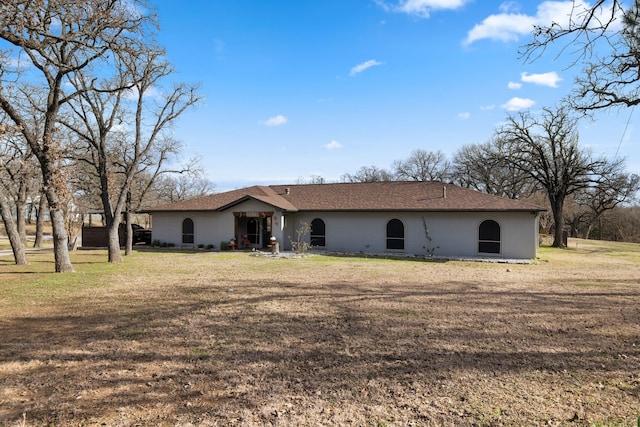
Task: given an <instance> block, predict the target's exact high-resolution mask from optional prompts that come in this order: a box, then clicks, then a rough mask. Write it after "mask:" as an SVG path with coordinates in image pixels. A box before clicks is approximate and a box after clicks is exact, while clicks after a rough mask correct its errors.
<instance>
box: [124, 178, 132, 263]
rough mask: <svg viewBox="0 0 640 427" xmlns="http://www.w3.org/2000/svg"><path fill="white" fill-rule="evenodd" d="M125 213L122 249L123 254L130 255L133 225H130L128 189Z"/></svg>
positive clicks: (129, 194)
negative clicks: (124, 233)
mask: <svg viewBox="0 0 640 427" xmlns="http://www.w3.org/2000/svg"><path fill="white" fill-rule="evenodd" d="M125 209H126V211H125V212H126V215H125V219H126V225H127V234H126V237H127V238H126V240H125V242H126V243H125V244H126V246H125V250H124V254H125V256H126V255H131V253H132V252H133V227H131V191H130V190H128V191H127V201H126V208H125Z"/></svg>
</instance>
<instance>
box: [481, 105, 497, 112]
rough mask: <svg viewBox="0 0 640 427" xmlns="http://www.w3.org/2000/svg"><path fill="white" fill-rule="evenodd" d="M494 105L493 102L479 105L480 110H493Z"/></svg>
mask: <svg viewBox="0 0 640 427" xmlns="http://www.w3.org/2000/svg"><path fill="white" fill-rule="evenodd" d="M495 108H496V105H495V104H490V105H483V106H481V107H480V110H482V111H491V110H495Z"/></svg>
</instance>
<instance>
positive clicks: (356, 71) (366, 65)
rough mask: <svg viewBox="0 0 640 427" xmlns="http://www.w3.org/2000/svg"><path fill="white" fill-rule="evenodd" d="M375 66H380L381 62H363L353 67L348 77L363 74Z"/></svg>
mask: <svg viewBox="0 0 640 427" xmlns="http://www.w3.org/2000/svg"><path fill="white" fill-rule="evenodd" d="M376 65H382V62H378V61H376V60H375V59H370V60H368V61H365V62H363V63H362V64H358V65H356V66H355V67H353V68H352V69H351V72H350V73H349V75H350V76H352V77H353V76H355V75H356V74H359V73H361V72H363V71H364V70H366V69H367V68H371V67H375V66H376Z"/></svg>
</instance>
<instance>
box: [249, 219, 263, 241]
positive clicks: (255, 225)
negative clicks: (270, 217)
mask: <svg viewBox="0 0 640 427" xmlns="http://www.w3.org/2000/svg"><path fill="white" fill-rule="evenodd" d="M260 228H261V227H260V219H259V218H250V219H249V221H247V236H248V239H249V243H250V244H251V246H254V247H260Z"/></svg>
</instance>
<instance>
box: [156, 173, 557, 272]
mask: <svg viewBox="0 0 640 427" xmlns="http://www.w3.org/2000/svg"><path fill="white" fill-rule="evenodd" d="M541 211H544V209H543V208H540V207H538V206H535V205H532V204H529V203H526V202H523V201H519V200H512V199H507V198H503V197H498V196H493V195H489V194H485V193H481V192H478V191H475V190H471V189H468V188H462V187H458V186H455V185H451V184H443V183H441V182H399V181H392V182H369V183H336V184H303V185H269V186H252V187H246V188H241V189H238V190H233V191H227V192H223V193H217V194H212V195H209V196H203V197H198V198H194V199H191V200H185V201H180V202H176V203H172V204H168V205H164V206H157V207H154V208H151V209H147V210H146V211H145V212H147V213H149V214H151V215H152V224H153V227H152V228H153V240H154V241H156V242H161V243H167V244H172V245H175V246H178V247H184V246H208V245H214V246H215V247H219V245H220V244H221V243H222V242H224V243H226V242H229V241H230V240H232V239H233V240H234V242H236V244H237V245H238V248H245V249H250V248H255V249H261V248H266V247H267V246H268V245H269V244H270V241H271V240H272V238H275V239H276V240H277V242H278V243H279V245H280V248H281V249H283V250H290V249H291V248H292V243H294V242H296V243H297V242H298V237H299V236H298V232H299V231H306V232H305V233H302V236H300V237H301V238H302V239H304V241H305V242H306V243H308V244H310V245H311V247H312V249H314V250H326V251H331V252H334V251H335V252H347V253H374V254H381V253H392V254H413V255H434V256H442V257H499V258H510V259H511V258H513V259H531V258H535V257H536V253H537V248H538V215H539V213H540V212H541ZM305 224H306V225H307V227H306V230H305V227H304V225H305Z"/></svg>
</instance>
